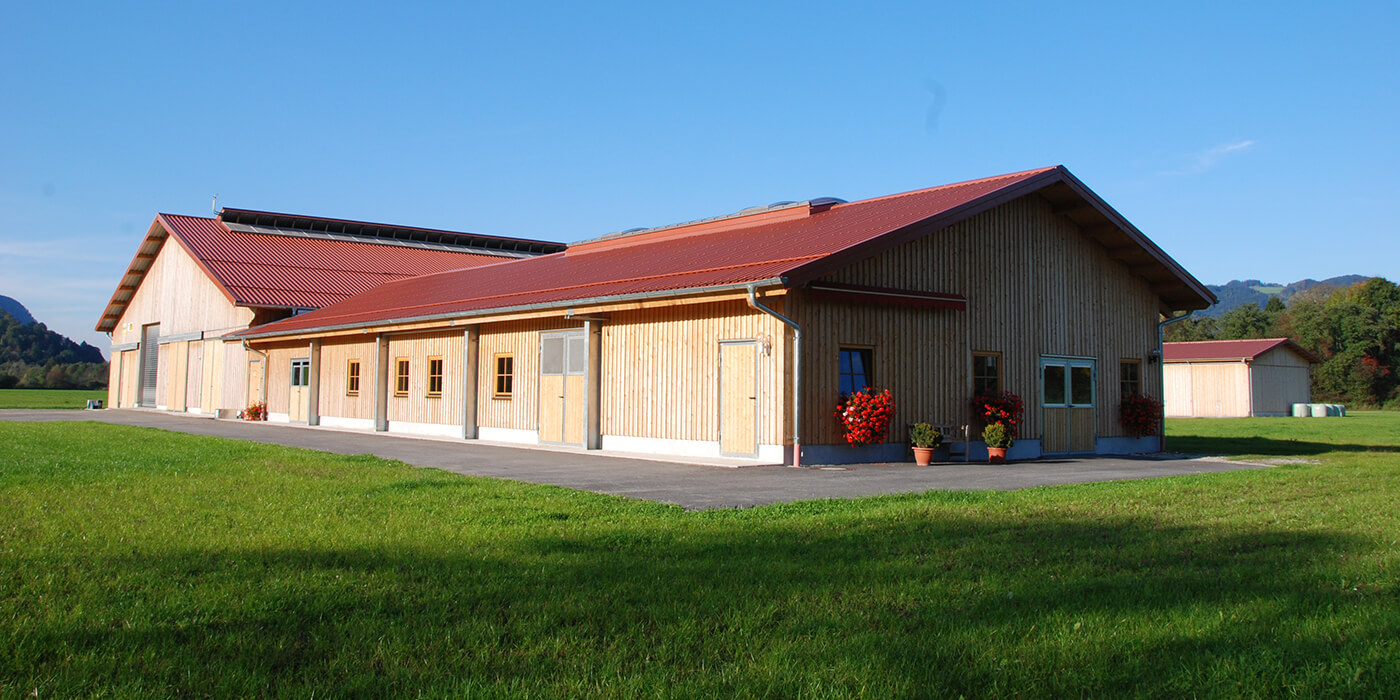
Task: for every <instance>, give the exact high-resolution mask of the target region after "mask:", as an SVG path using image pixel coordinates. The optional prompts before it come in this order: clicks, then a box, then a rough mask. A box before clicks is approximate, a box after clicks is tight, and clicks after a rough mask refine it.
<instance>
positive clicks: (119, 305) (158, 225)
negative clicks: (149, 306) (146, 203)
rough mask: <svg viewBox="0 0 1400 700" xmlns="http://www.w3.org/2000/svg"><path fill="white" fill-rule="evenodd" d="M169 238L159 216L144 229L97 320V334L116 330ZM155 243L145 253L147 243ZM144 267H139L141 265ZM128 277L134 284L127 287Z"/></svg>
mask: <svg viewBox="0 0 1400 700" xmlns="http://www.w3.org/2000/svg"><path fill="white" fill-rule="evenodd" d="M168 238H170V227H168V226H166V225H165V221H164V220H163V219H161V217H160V216H159V215H157V216H156V218H155V219H153V220H152V221H151V226H150V228H148V229H146V235H144V236H142V237H141V242H140V243H139V244H138V245H137V246H136V253H135V254H134V255H132V256H131V262H130V263H128V264H127V266H126V272H123V273H122V276H121V279H120V280H118V281H117V288H116V289H115V290H113V291H112V298H111V299H110V300H108V302H107V306H106V307H104V308H103V309H102V317H101V318H100V319H98V321H97V325H96V326H95V327H94V330H96V331H98V332H99V333H111V332H113V331H115V330H116V329H117V323H118V322H120V321H121V320H122V316H124V315H126V308H127V306H129V305H130V304H131V300H132V299H134V298H136V292H137V290H139V289H140V288H141V285H142V283H144V282H145V281H146V273H148V272H150V271H151V266H153V265H155V263H156V258H157V257H159V256H160V252H161V250H162V249H164V248H165V241H166V239H168ZM151 242H156V243H157V245H156V246H155V248H154V250H153V251H151V252H149V253H145V252H142V251H143V250H144V249H145V248H146V244H147V243H151ZM143 262H144V263H145V267H140V265H141V264H142V263H143ZM128 277H134V278H135V280H134V283H133V284H130V285H128V284H127V283H126V280H127V278H128ZM123 291H126V292H130V296H128V297H127V298H126V299H118V297H120V296H121V295H122V292H123Z"/></svg>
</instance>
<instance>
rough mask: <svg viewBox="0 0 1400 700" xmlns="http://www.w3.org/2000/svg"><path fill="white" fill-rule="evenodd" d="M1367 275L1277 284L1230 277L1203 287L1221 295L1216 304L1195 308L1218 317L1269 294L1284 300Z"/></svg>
mask: <svg viewBox="0 0 1400 700" xmlns="http://www.w3.org/2000/svg"><path fill="white" fill-rule="evenodd" d="M1368 279H1370V277H1369V276H1367V275H1342V276H1340V277H1329V278H1327V279H1325V280H1321V281H1318V280H1315V279H1305V280H1299V281H1297V282H1294V283H1292V284H1278V283H1275V282H1261V281H1259V280H1230V282H1229V283H1227V284H1223V285H1219V284H1208V285H1206V287H1207V288H1208V289H1210V291H1212V292H1215V296H1216V297H1217V298H1218V299H1220V301H1219V302H1218V303H1216V305H1215V306H1212V307H1210V308H1209V309H1206V310H1205V311H1197V312H1196V313H1198V314H1200V315H1202V316H1214V317H1216V318H1219V317H1220V316H1221V315H1223V314H1224V313H1225V312H1227V311H1230V310H1232V309H1234V308H1235V307H1237V306H1242V305H1244V304H1248V303H1250V302H1254V303H1255V304H1258V305H1259V307H1260V308H1263V307H1264V305H1265V304H1267V303H1269V298H1270V297H1274V296H1277V297H1280V298H1282V299H1283V301H1284V302H1287V301H1288V300H1289V299H1291V298H1292V297H1293V295H1295V294H1297V293H1299V292H1302V291H1305V290H1308V289H1312V288H1314V287H1327V288H1331V289H1337V288H1341V287H1350V286H1351V285H1353V284H1356V283H1357V282H1364V281H1366V280H1368Z"/></svg>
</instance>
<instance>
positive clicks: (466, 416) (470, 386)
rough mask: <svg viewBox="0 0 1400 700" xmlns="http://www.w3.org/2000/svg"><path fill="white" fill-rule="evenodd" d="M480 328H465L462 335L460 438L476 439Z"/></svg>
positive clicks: (479, 374)
mask: <svg viewBox="0 0 1400 700" xmlns="http://www.w3.org/2000/svg"><path fill="white" fill-rule="evenodd" d="M480 338H481V326H467V329H466V330H465V331H463V333H462V438H463V439H466V440H475V439H476V438H477V423H476V394H477V384H478V382H479V381H480V379H481V372H480V370H479V368H478V366H477V363H478V361H479V360H478V349H479V348H478V346H479V345H480Z"/></svg>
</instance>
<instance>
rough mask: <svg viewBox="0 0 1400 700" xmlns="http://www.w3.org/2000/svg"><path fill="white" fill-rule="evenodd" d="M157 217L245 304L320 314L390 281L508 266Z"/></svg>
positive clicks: (473, 257)
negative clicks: (310, 310)
mask: <svg viewBox="0 0 1400 700" xmlns="http://www.w3.org/2000/svg"><path fill="white" fill-rule="evenodd" d="M157 218H158V219H159V220H160V221H161V222H162V223H163V224H164V226H165V228H166V230H167V231H169V232H170V234H171V235H172V236H174V237H175V238H176V239H178V240H179V241H180V243H181V244H182V245H183V246H184V247H185V249H186V250H188V251H189V252H190V254H191V255H193V256H194V258H195V260H197V261H199V263H200V264H201V265H203V266H204V268H205V269H206V270H207V271H208V272H209V273H210V274H211V275H213V277H214V279H215V281H216V282H218V283H219V284H220V285H221V286H222V287H223V288H224V289H225V290H227V292H228V293H229V295H230V296H231V297H232V299H233V302H234V303H235V304H237V305H239V306H265V307H289V308H320V307H323V306H328V305H331V304H334V303H336V302H338V301H341V300H343V299H347V298H350V297H353V296H355V295H357V294H360V293H362V292H366V291H369V290H371V289H374V288H375V287H378V286H379V285H381V284H384V283H385V282H393V281H395V280H401V279H407V278H409V277H416V276H419V275H426V274H431V273H434V272H443V271H445V270H455V269H459V268H464V267H474V266H477V265H487V264H491V263H495V262H500V261H501V258H500V257H498V256H494V255H478V254H475V253H459V252H454V251H447V250H430V249H424V248H410V247H400V246H391V245H381V244H376V243H360V242H356V241H344V240H330V239H325V238H314V237H299V236H283V235H276V234H263V233H245V232H241V231H230V230H229V229H228V228H227V227H226V226H224V225H223V223H222V222H220V221H219V220H217V219H206V218H202V217H196V216H180V215H176V214H161V215H159V216H158V217H157Z"/></svg>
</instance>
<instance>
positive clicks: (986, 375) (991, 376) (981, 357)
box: [972, 352, 1001, 395]
mask: <svg viewBox="0 0 1400 700" xmlns="http://www.w3.org/2000/svg"><path fill="white" fill-rule="evenodd" d="M972 393H973V394H974V395H980V394H1000V393H1001V353H999V352H974V353H972Z"/></svg>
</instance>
